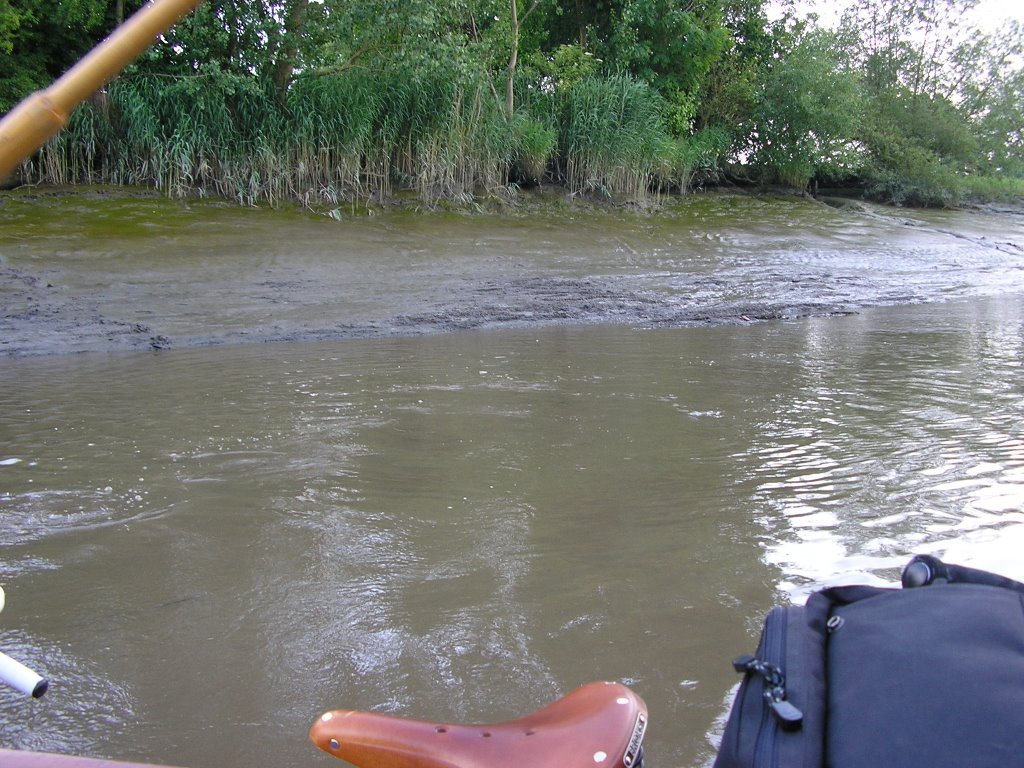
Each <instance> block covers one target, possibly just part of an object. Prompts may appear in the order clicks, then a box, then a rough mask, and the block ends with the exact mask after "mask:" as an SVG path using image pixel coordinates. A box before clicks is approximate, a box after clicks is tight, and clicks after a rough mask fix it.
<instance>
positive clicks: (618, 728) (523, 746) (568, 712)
mask: <svg viewBox="0 0 1024 768" xmlns="http://www.w3.org/2000/svg"><path fill="white" fill-rule="evenodd" d="M646 728H647V706H646V704H644V701H643V699H641V698H640V697H639V696H637V695H636V694H635V693H634V692H633V691H631V690H630V689H629V688H627V687H626V686H624V685H621V684H619V683H605V682H598V683H590V684H589V685H585V686H583V687H582V688H577V689H576V690H575V691H573V692H571V693H569V694H568V695H566V696H564V697H562V698H561V699H558V700H557V701H555V702H553V703H552V704H549V705H548V706H546V707H544V708H542V709H539V710H537V711H536V712H533V713H532V714H529V715H527V716H526V717H522V718H519V719H518V720H510V721H508V722H502V723H491V724H480V725H461V724H452V723H436V722H429V721H424V720H411V719H406V718H400V717H393V716H391V715H382V714H377V713H374V712H360V711H351V710H338V711H334V712H327V713H325V714H324V715H322V716H321V717H320V719H319V720H317V721H316V722H315V723H314V724H313V727H312V728H311V729H310V731H309V737H310V739H311V740H312V741H313V743H314V744H316V745H317V746H318V747H320V748H321V749H323V750H324V751H325V752H328V753H330V754H332V755H334V756H336V757H339V758H341V759H343V760H346V761H348V762H350V763H352V764H353V765H356V766H360V767H361V768H523V766H529V767H530V768H639V764H640V762H641V754H642V748H641V744H642V742H643V736H644V732H645V730H646Z"/></svg>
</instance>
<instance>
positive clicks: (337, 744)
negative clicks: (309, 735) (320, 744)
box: [330, 739, 341, 749]
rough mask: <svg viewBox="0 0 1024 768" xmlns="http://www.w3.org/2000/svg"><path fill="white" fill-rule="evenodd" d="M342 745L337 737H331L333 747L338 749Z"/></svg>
mask: <svg viewBox="0 0 1024 768" xmlns="http://www.w3.org/2000/svg"><path fill="white" fill-rule="evenodd" d="M340 746H341V744H339V743H338V740H337V739H331V742H330V747H331V749H337V748H338V747H340Z"/></svg>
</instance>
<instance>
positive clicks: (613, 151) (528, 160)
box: [0, 0, 1024, 205]
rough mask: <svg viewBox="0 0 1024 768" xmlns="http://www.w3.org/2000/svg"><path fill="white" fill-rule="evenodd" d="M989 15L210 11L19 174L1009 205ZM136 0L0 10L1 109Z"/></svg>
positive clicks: (566, 8)
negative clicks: (974, 22) (967, 19)
mask: <svg viewBox="0 0 1024 768" xmlns="http://www.w3.org/2000/svg"><path fill="white" fill-rule="evenodd" d="M973 4H974V0H855V2H854V3H853V4H852V5H851V6H850V7H849V8H848V10H847V11H846V13H845V15H844V16H843V18H842V20H841V22H840V23H839V24H838V26H836V27H834V28H833V27H826V26H824V25H820V24H818V23H817V22H816V20H815V18H814V17H813V16H811V17H805V18H800V17H798V16H797V15H796V14H795V13H794V12H792V11H790V12H788V13H786V14H784V15H782V17H781V18H775V19H773V18H770V17H769V15H768V12H769V10H770V8H769V6H768V5H767V3H766V2H765V0H590V1H588V2H583V0H362V1H361V2H353V1H352V0H208V1H207V2H206V3H204V4H203V5H202V6H200V8H199V10H198V11H197V12H196V13H195V14H194V15H193V16H191V17H190V18H188V19H186V20H185V21H184V22H182V23H181V24H179V26H178V27H177V28H176V29H174V30H173V31H172V32H171V33H169V34H168V35H167V36H165V38H163V39H162V40H161V41H160V42H159V43H158V45H156V46H155V47H154V48H152V49H151V50H150V51H149V52H148V53H147V54H146V55H145V56H144V57H143V58H142V59H141V60H140V61H139V62H137V63H136V64H135V65H133V66H132V67H131V68H130V69H129V70H128V71H126V72H125V73H124V74H123V75H122V76H121V77H119V78H118V79H117V80H115V81H114V82H112V83H111V84H110V85H109V86H108V87H107V88H106V89H105V90H104V91H103V92H102V93H99V94H97V95H96V96H95V97H94V98H93V99H92V100H91V101H90V102H89V103H87V104H85V105H83V106H82V107H81V108H80V109H79V110H78V111H77V112H76V113H75V114H74V115H73V116H72V119H71V121H70V124H69V127H68V130H66V131H65V132H64V133H62V134H61V135H60V136H58V137H57V138H56V139H54V140H53V141H51V142H50V143H49V144H48V145H47V146H46V147H45V148H44V149H43V151H42V152H41V153H39V154H38V155H37V156H36V157H35V158H33V159H32V160H31V161H30V162H27V163H26V164H24V165H23V166H22V168H21V171H20V173H21V176H22V178H23V179H24V180H28V181H39V180H43V181H52V182H57V183H66V182H82V181H85V182H112V183H118V184H148V185H155V186H156V187H158V188H160V189H162V190H165V191H167V192H168V193H169V194H195V193H200V194H218V195H223V196H227V197H232V198H235V199H238V200H240V201H243V202H256V201H266V200H269V201H275V200H279V199H295V200H299V201H302V202H305V203H307V204H317V203H321V202H324V201H327V202H337V201H339V200H359V199H363V200H368V199H371V198H375V197H387V196H390V195H392V194H393V193H394V192H395V191H397V190H402V189H414V190H417V191H418V192H419V194H420V195H421V196H422V197H423V198H424V199H426V200H428V201H434V200H438V199H454V200H468V199H471V198H473V197H475V196H479V195H488V194H494V195H509V194H513V193H514V190H515V189H516V188H517V187H521V186H524V185H531V184H536V183H539V182H544V183H551V182H553V183H558V184H562V185H564V186H566V187H567V188H568V189H569V190H571V191H572V192H573V193H579V194H592V195H616V196H621V195H626V196H643V195H647V194H652V193H654V194H660V193H665V192H673V191H675V192H683V191H686V190H688V189H691V188H694V187H696V186H701V185H705V184H710V183H716V182H720V181H722V180H723V179H725V180H728V181H729V182H730V183H750V184H775V185H784V186H786V187H790V188H795V189H798V190H806V189H809V188H816V187H817V186H818V185H822V186H846V187H850V188H854V189H858V190H861V191H863V193H864V194H866V195H868V196H871V197H874V198H876V199H881V200H887V201H892V202H896V203H908V204H920V205H950V204H956V203H958V202H961V201H962V200H964V199H968V198H977V197H980V198H984V199H992V198H998V197H1001V196H1005V197H1017V196H1021V195H1022V193H1024V136H1022V130H1024V59H1022V56H1024V51H1022V48H1024V34H1022V30H1021V28H1020V26H1019V25H1017V24H1015V23H1008V24H1007V25H1006V26H1005V27H1004V28H1003V29H1002V30H1001V31H999V32H998V33H989V32H983V31H981V30H979V29H975V28H972V27H970V26H968V25H966V24H964V23H962V18H963V14H964V13H965V12H966V11H967V10H968V9H969V8H970V7H971V6H972V5H973ZM139 5H140V0H115V2H111V1H110V0H0V111H5V110H7V109H9V108H10V107H11V106H13V105H14V104H15V103H16V102H17V101H18V100H19V99H20V98H22V97H23V96H25V95H27V94H28V93H29V92H30V91H32V90H34V89H37V88H40V87H42V86H44V85H46V84H48V83H49V82H50V81H51V80H52V79H53V78H54V77H56V76H58V75H59V74H61V73H62V72H63V71H64V70H65V69H66V68H67V67H68V66H69V65H70V64H71V63H73V62H74V61H75V60H76V59H77V58H78V57H79V56H80V55H81V54H83V53H84V52H85V51H87V50H88V49H89V48H90V47H91V46H92V45H93V44H95V42H96V41H98V40H99V39H101V38H102V37H103V36H104V35H105V34H106V33H108V32H109V31H110V30H111V29H112V28H113V27H114V26H115V25H116V24H117V23H118V21H119V20H120V19H122V18H123V17H124V16H125V14H128V13H131V12H132V11H133V10H134V9H135V8H137V7H138V6H139ZM126 6H127V7H126ZM777 15H778V14H777Z"/></svg>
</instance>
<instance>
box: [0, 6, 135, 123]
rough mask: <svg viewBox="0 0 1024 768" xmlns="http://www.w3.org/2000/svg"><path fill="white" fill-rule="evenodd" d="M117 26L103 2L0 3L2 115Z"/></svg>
mask: <svg viewBox="0 0 1024 768" xmlns="http://www.w3.org/2000/svg"><path fill="white" fill-rule="evenodd" d="M139 5H140V3H139V2H135V3H133V4H132V5H131V9H132V10H134V9H135V8H137V7H138V6H139ZM115 25H116V19H115V9H114V7H113V6H111V5H110V4H109V3H108V2H107V1H106V0H56V1H55V0H19V2H18V3H17V4H16V5H12V4H11V3H10V2H9V0H0V73H3V74H0V112H6V111H7V110H9V109H10V108H11V107H13V106H14V105H15V104H17V103H18V102H19V101H20V100H21V99H23V98H25V97H26V96H28V94H30V93H31V92H32V91H35V90H39V89H40V88H44V87H46V86H48V85H49V84H50V83H51V82H53V81H54V80H55V79H56V78H58V77H60V76H61V75H62V74H64V73H65V72H66V71H67V70H68V69H70V68H71V66H72V65H73V64H75V62H77V61H78V59H80V58H81V57H82V56H83V55H85V54H86V53H87V52H88V51H89V50H90V49H91V48H92V47H93V46H94V45H96V43H98V42H99V41H100V40H102V39H103V38H104V37H105V36H106V35H107V34H108V33H109V32H110V31H111V30H113V28H114V26H115Z"/></svg>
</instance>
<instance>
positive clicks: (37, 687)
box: [0, 651, 50, 699]
mask: <svg viewBox="0 0 1024 768" xmlns="http://www.w3.org/2000/svg"><path fill="white" fill-rule="evenodd" d="M0 681H3V682H5V683H7V684H8V685H9V686H11V688H14V689H16V690H18V691H21V692H22V693H25V694H28V695H29V696H32V697H33V698H36V699H38V698H39V697H40V696H42V695H43V694H44V693H46V689H47V688H49V687H50V681H49V680H47V679H46V678H45V677H41V676H39V675H37V674H36V673H35V672H33V671H32V670H31V669H29V668H28V667H26V666H25V665H24V664H22V663H21V662H20V661H15V660H14V659H12V658H11V657H10V656H8V655H7V654H6V653H3V652H2V651H0Z"/></svg>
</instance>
